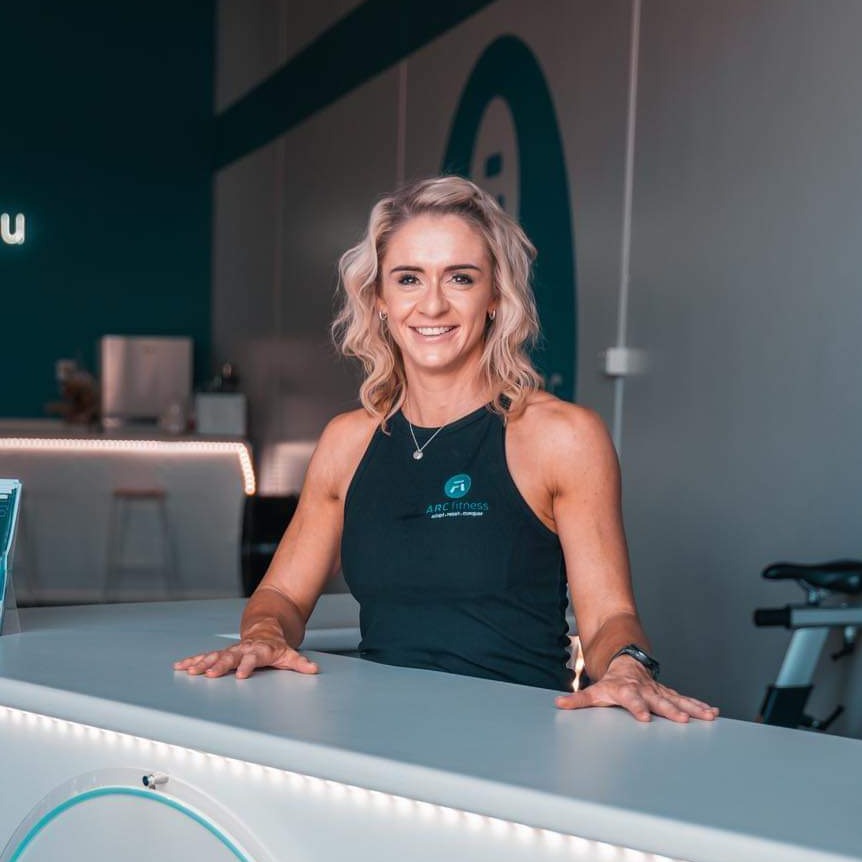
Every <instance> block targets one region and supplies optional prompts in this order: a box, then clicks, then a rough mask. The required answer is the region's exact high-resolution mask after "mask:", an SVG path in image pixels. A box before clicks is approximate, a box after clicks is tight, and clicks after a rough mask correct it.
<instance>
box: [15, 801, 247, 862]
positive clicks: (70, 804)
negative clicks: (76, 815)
mask: <svg viewBox="0 0 862 862" xmlns="http://www.w3.org/2000/svg"><path fill="white" fill-rule="evenodd" d="M103 796H137V797H139V798H141V799H146V800H147V801H148V802H155V803H158V804H159V805H165V806H166V807H168V808H172V809H173V810H174V811H178V812H179V813H180V814H183V815H185V816H186V817H189V818H190V819H191V820H193V821H194V822H195V823H197V824H198V826H202V827H203V828H204V829H205V830H206V831H207V832H209V833H210V835H212V836H213V837H214V838H216V839H217V840H218V841H220V842H221V843H222V844H223V845H224V846H225V847H226V848H227V849H228V850H229V851H230V852H231V853H232V854H233V856H234V857H235V858H236V859H237V862H254V860H253V859H252V858H251V857H249V856H247V855H246V854H245V853H244V852H243V851H242V850H241V849H240V848H239V847H237V845H236V844H235V843H234V842H233V841H231V839H230V838H228V836H227V835H225V834H224V832H222V831H221V830H220V829H218V828H217V827H216V826H215V825H213V824H212V823H210V822H209V821H208V820H207V819H206V818H205V817H202V816H201V815H200V814H198V812H197V811H195V810H194V809H192V808H189V807H188V806H187V805H183V804H182V803H181V802H178V801H177V800H176V799H172V798H171V797H169V796H163V795H161V794H159V793H154V792H153V791H151V790H149V791H147V790H138V789H137V788H136V787H98V788H96V789H94V790H87V791H85V792H84V793H79V794H78V795H76V796H72V797H70V798H69V799H66V800H65V801H63V802H62V803H61V804H60V805H57V806H56V807H54V808H52V809H51V810H50V811H47V812H46V813H45V814H43V815H42V816H41V817H40V818H39V820H38V821H36V823H34V824H33V826H31V827H30V829H29V830H28V831H27V834H26V835H25V836H24V838H23V839H22V840H21V842H20V843H19V844H18V846H17V847H16V848H15V852H14V853H13V854H12V855H11V856H10V857H9V862H18V860H20V859H21V856H22V854H23V853H24V852H25V851H26V850H27V847H28V846H29V845H30V844H31V843H32V842H33V840H34V839H35V838H36V837H37V836H38V835H39V833H40V832H41V831H42V830H43V829H44V828H45V827H46V826H47V825H48V824H49V823H51V822H52V821H53V820H56V819H57V818H58V817H59V816H60V815H61V814H64V813H65V812H66V811H68V810H69V809H70V808H74V807H76V806H78V805H82V804H83V803H85V802H90V801H91V800H93V799H98V798H99V797H103Z"/></svg>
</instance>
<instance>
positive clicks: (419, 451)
mask: <svg viewBox="0 0 862 862" xmlns="http://www.w3.org/2000/svg"><path fill="white" fill-rule="evenodd" d="M404 418H405V419H407V417H406V416H405V417H404ZM407 427H408V428H409V429H410V436H411V437H412V438H413V445H414V446H415V447H416V448H415V449H414V450H413V460H414V461H421V460H422V459H423V458H424V457H425V455H424V454H423V450H424V449H425V447H426V446H427V445H428V444H429V443H430V442H431V441H432V440H433V439H434V438H435V437H436V436H437V435H438V434H439V433H440V432H441V431H442V430H443V429H444V428H445V427H446V426H445V425H441V426H440V427H439V428H438V429H437V430H436V431H435V432H434V433H433V434H432V435H431V436H430V437H429V438H428V439H427V440H426V441H425V442H424V443H423V444H422V445H421V446H420V445H419V441H418V440H417V439H416V434H415V432H414V431H413V425H412V424H411V422H410V420H409V419H407Z"/></svg>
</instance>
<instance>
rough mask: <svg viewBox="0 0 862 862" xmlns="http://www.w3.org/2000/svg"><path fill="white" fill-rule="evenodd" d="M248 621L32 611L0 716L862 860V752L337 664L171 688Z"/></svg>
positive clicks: (697, 854) (97, 610) (3, 687)
mask: <svg viewBox="0 0 862 862" xmlns="http://www.w3.org/2000/svg"><path fill="white" fill-rule="evenodd" d="M324 598H325V597H324ZM240 606H241V602H239V601H232V600H223V601H198V602H177V603H172V604H150V605H117V606H101V607H84V608H67V609H51V610H48V609H42V610H38V611H35V610H34V611H29V612H24V613H23V624H24V626H25V631H24V632H23V633H22V634H20V635H12V636H7V637H3V638H0V703H2V704H4V705H7V706H12V707H17V708H20V709H26V710H30V711H34V712H41V713H45V714H48V715H53V716H58V717H62V718H66V719H69V720H71V721H77V722H82V723H86V724H94V725H97V726H100V727H105V728H108V729H112V730H118V731H123V732H126V733H133V734H137V735H140V736H146V737H149V738H154V739H159V740H161V741H164V742H168V743H172V744H175V745H183V746H187V747H191V748H199V749H203V750H206V751H211V752H214V753H217V754H222V755H225V756H229V757H235V758H241V759H243V760H248V761H252V762H256V763H263V764H267V765H270V766H274V767H277V768H283V769H289V770H293V771H298V772H303V773H306V774H309V775H315V776H319V777H323V778H328V779H331V780H335V781H340V782H344V783H347V784H354V785H359V786H363V787H368V788H372V789H376V790H382V791H385V792H388V793H393V794H397V795H402V796H408V797H411V798H417V799H422V800H424V801H428V802H434V803H439V804H444V805H448V806H452V807H456V808H462V809H464V810H468V811H475V812H478V813H482V814H489V815H492V816H495V817H501V818H505V819H508V820H513V821H516V822H520V823H526V824H528V825H531V826H537V827H542V828H546V829H553V830H557V831H561V832H564V833H570V834H576V835H580V836H582V837H587V838H593V839H596V840H600V841H606V842H609V843H613V844H618V845H622V846H628V847H635V848H642V849H645V850H651V851H652V852H656V853H662V854H665V855H668V856H673V857H677V858H681V859H688V860H693V862H699V860H713V859H728V858H734V859H743V860H747V862H753V860H760V859H762V860H767V859H768V860H775V859H781V860H782V862H792V860H809V862H811V860H815V859H817V860H820V859H824V860H825V859H839V858H845V859H860V858H862V826H860V822H862V821H860V818H859V808H860V802H862V789H860V788H862V780H860V776H862V742H859V741H856V740H848V739H843V738H838V737H831V736H825V735H815V734H811V733H805V732H802V731H792V730H785V729H781V728H773V727H765V726H762V725H757V724H749V723H746V722H739V721H731V720H727V719H719V720H718V721H716V722H714V723H698V722H693V723H691V724H689V725H677V724H673V723H671V722H669V721H664V720H654V721H653V722H651V723H650V724H639V723H637V722H635V721H634V719H632V718H631V717H629V716H628V715H627V714H625V713H623V712H622V711H620V710H608V709H604V710H602V709H594V710H585V711H578V712H562V711H558V710H556V709H555V708H554V706H553V697H554V694H553V693H552V692H549V691H544V690H540V689H532V688H526V687H521V686H516V685H510V684H505V683H496V682H489V681H485V680H478V679H471V678H467V677H458V676H452V675H448V674H443V673H436V672H432V671H421V670H410V669H404V668H395V667H386V666H382V665H376V664H373V663H370V662H366V661H363V660H361V659H357V658H350V657H346V656H342V655H333V654H326V653H312V655H313V657H314V659H315V660H316V661H318V662H319V664H320V667H321V673H320V675H319V676H314V677H309V676H301V675H298V674H291V673H285V672H280V671H263V672H258V673H257V674H255V675H254V676H253V677H251V678H250V679H248V680H237V679H235V678H233V677H231V678H224V679H219V680H211V679H205V678H200V677H195V678H192V677H189V676H187V675H185V674H180V673H174V672H173V671H172V669H171V661H172V660H173V659H175V658H177V657H181V656H183V655H187V654H190V653H194V652H200V651H203V650H208V649H215V648H218V647H219V646H221V645H223V644H224V638H223V637H219V635H225V634H229V633H231V632H234V631H236V627H237V620H238V616H239V609H240ZM327 612H328V609H327V608H326V607H324V608H322V609H321V610H320V611H319V613H320V614H321V615H322V616H323V617H325V616H326V614H327ZM335 617H337V613H335V616H333V617H332V619H335ZM338 622H340V620H339V621H338ZM326 624H327V623H326V621H325V620H324V622H323V625H324V626H325V625H326ZM334 624H337V623H334Z"/></svg>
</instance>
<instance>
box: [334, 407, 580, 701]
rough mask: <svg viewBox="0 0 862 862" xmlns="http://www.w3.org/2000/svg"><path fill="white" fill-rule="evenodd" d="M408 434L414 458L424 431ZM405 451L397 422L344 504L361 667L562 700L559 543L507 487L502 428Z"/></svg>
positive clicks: (481, 425) (469, 420)
mask: <svg viewBox="0 0 862 862" xmlns="http://www.w3.org/2000/svg"><path fill="white" fill-rule="evenodd" d="M414 431H415V433H416V437H417V439H418V441H419V444H420V445H421V444H423V443H424V442H425V441H426V440H428V438H429V437H430V436H431V434H432V433H433V431H434V429H428V428H419V427H417V426H414ZM415 448H416V447H415V446H414V444H413V440H412V438H411V436H410V431H409V428H408V425H407V421H406V419H405V418H404V416H403V415H402V414H401V413H400V412H399V413H397V414H396V415H395V416H393V417H392V419H391V420H390V422H389V433H384V432H382V431H381V430H380V429H378V430H377V431H376V432H375V434H374V436H373V437H372V439H371V442H370V444H369V446H368V449H367V450H366V452H365V454H364V456H363V458H362V460H361V461H360V463H359V466H358V468H357V470H356V473H355V475H354V476H353V479H352V481H351V483H350V487H349V489H348V492H347V497H346V499H345V503H344V532H343V536H342V542H341V565H342V570H343V572H344V577H345V580H346V581H347V584H348V586H349V587H350V590H351V592H352V593H353V595H354V596H355V597H356V599H357V601H358V602H359V604H360V628H361V633H362V641H361V643H360V645H359V651H360V655H361V656H362V657H364V658H367V659H371V660H373V661H378V662H382V663H384V664H393V665H402V666H407V667H419V668H427V669H430V670H443V671H449V672H451V673H460V674H467V675H469V676H478V677H484V678H487V679H497V680H503V681H506V682H516V683H522V684H525V685H533V686H539V687H542V688H553V689H557V690H561V691H571V687H572V679H573V675H572V672H571V671H570V670H569V668H568V667H567V666H566V662H567V660H568V652H567V647H568V645H569V641H568V636H567V631H568V627H567V624H566V618H565V610H566V604H567V599H566V580H565V572H564V568H563V557H562V550H561V548H560V542H559V540H558V538H557V536H556V534H555V533H554V532H553V531H551V530H549V529H548V528H547V527H546V526H545V525H544V524H543V523H542V522H541V521H540V520H539V518H538V517H537V516H536V514H535V513H534V512H533V511H532V510H531V509H530V507H529V506H528V505H527V503H526V501H525V500H524V498H523V497H522V496H521V494H520V492H519V491H518V489H517V488H516V486H515V483H514V482H513V480H512V477H511V475H510V473H509V469H508V466H507V464H506V453H505V425H504V423H503V421H502V419H501V417H500V416H499V415H497V414H495V413H492V412H491V411H490V410H488V409H487V408H486V407H482V408H480V409H479V410H476V411H475V412H474V413H471V414H469V415H468V416H465V417H464V418H462V419H460V420H458V421H456V422H453V423H451V424H450V425H447V426H444V428H443V430H442V431H440V433H439V434H438V435H437V436H436V437H435V438H434V439H433V440H431V442H430V443H429V444H428V446H427V447H426V448H425V449H424V452H423V458H422V459H421V460H414V458H413V457H412V453H413V450H414V449H415Z"/></svg>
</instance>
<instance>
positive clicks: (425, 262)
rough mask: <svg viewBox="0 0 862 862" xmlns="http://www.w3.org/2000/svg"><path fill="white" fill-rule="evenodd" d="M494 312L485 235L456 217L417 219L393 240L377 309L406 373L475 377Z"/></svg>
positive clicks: (385, 260) (385, 258) (383, 268)
mask: <svg viewBox="0 0 862 862" xmlns="http://www.w3.org/2000/svg"><path fill="white" fill-rule="evenodd" d="M495 307H496V299H495V297H494V286H493V266H492V262H491V256H490V254H489V252H488V248H487V246H486V244H485V241H484V239H483V238H482V235H481V234H480V233H479V231H478V230H477V229H476V228H475V227H473V226H472V225H471V224H470V223H469V222H467V221H465V220H464V219H462V218H460V217H458V216H455V215H442V216H440V215H420V216H416V217H414V218H412V219H410V221H408V222H406V223H405V224H404V225H402V226H401V227H400V228H399V229H398V230H397V231H396V232H395V233H394V234H393V235H392V237H391V238H390V240H389V245H388V247H387V249H386V252H385V254H384V255H383V260H382V261H381V266H380V295H379V299H378V308H379V309H380V310H381V311H383V312H385V313H386V314H387V315H388V320H387V325H388V327H389V331H390V333H391V335H392V338H393V340H394V341H395V343H396V344H397V345H398V346H399V347H400V348H401V355H402V357H403V359H404V368H405V371H406V372H407V374H408V377H409V376H410V375H411V373H423V372H424V373H429V372H430V373H438V374H439V373H453V372H458V371H462V370H465V369H469V370H470V371H472V372H474V373H475V372H477V371H478V368H479V360H480V358H481V356H482V349H483V345H484V334H485V326H486V321H487V319H488V313H489V312H491V311H493V310H494V309H495Z"/></svg>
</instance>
